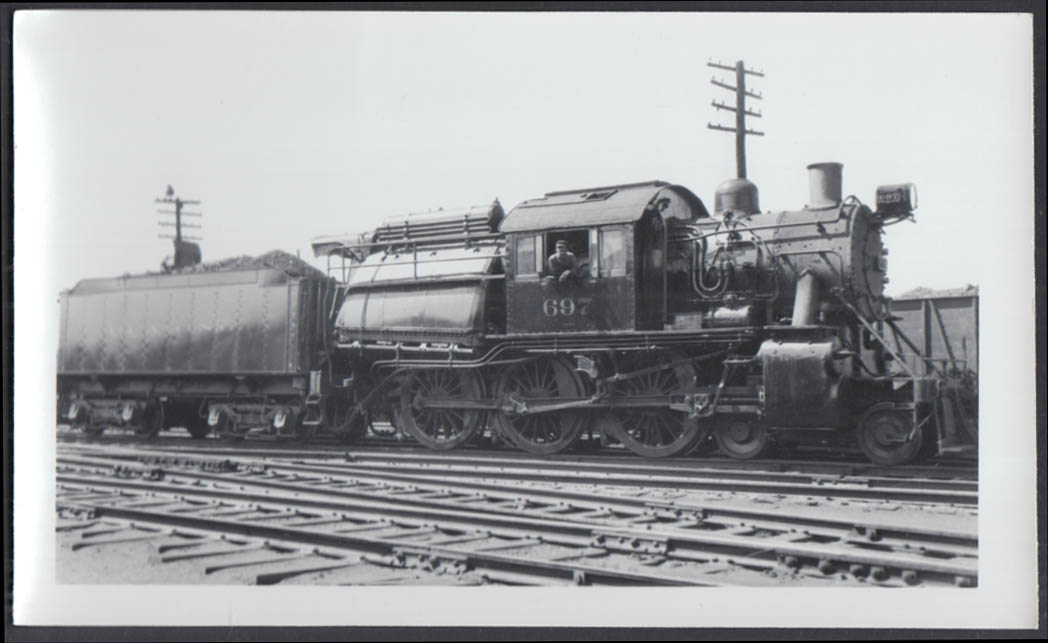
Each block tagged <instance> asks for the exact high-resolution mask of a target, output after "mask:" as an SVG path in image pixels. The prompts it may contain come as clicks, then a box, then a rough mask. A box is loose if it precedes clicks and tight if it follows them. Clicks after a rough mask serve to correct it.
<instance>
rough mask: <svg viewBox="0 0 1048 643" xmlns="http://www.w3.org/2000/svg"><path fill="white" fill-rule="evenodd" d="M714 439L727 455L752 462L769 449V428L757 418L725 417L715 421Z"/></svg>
mask: <svg viewBox="0 0 1048 643" xmlns="http://www.w3.org/2000/svg"><path fill="white" fill-rule="evenodd" d="M713 438H714V440H716V441H717V446H719V447H720V450H721V451H723V452H724V453H725V454H726V455H728V456H730V457H732V458H735V459H736V460H750V459H752V458H756V457H758V456H760V455H761V454H762V453H764V451H765V449H767V448H768V428H767V427H766V426H764V425H763V424H761V423H760V422H759V421H757V419H756V418H748V417H732V416H724V417H719V418H717V419H716V420H714V425H713Z"/></svg>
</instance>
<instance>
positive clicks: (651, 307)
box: [502, 181, 709, 334]
mask: <svg viewBox="0 0 1048 643" xmlns="http://www.w3.org/2000/svg"><path fill="white" fill-rule="evenodd" d="M707 216H709V214H708V212H707V211H706V209H705V206H703V204H702V202H701V200H699V198H698V197H697V196H695V195H694V194H692V193H691V192H690V191H688V190H687V189H686V188H683V187H680V186H673V185H670V184H668V183H663V182H660V181H653V182H649V183H638V184H630V185H618V186H609V187H602V188H590V189H585V190H572V191H565V192H551V193H548V194H546V195H545V196H544V197H542V198H538V199H531V200H528V201H525V202H523V203H521V204H520V205H518V206H517V207H516V208H514V209H513V210H512V211H511V212H510V213H509V214H508V215H507V216H506V220H505V221H504V222H503V225H502V232H503V233H504V234H505V235H506V245H507V260H506V264H507V271H506V272H507V284H506V288H507V291H506V294H507V332H509V333H510V334H515V333H522V334H523V333H527V334H535V333H587V332H607V331H633V330H661V329H662V328H663V324H664V322H665V319H666V266H665V263H666V245H667V240H666V236H667V224H666V221H667V220H668V219H684V220H689V221H690V220H695V219H698V218H702V217H707ZM558 242H563V245H564V246H566V248H565V249H566V250H567V252H566V253H564V255H566V254H568V253H570V258H561V259H558V258H555V257H556V256H557V254H558V251H557V249H556V248H557V244H558ZM564 255H561V256H562V257H563V256H564ZM554 273H556V274H554Z"/></svg>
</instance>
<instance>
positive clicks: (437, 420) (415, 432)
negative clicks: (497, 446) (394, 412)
mask: <svg viewBox="0 0 1048 643" xmlns="http://www.w3.org/2000/svg"><path fill="white" fill-rule="evenodd" d="M482 390H483V389H482V387H481V383H480V378H478V377H477V375H476V374H475V373H473V372H471V371H467V370H464V369H455V370H452V369H445V370H419V371H414V372H412V373H411V374H410V375H409V376H408V378H407V380H405V382H404V384H403V385H402V386H401V389H400V413H399V414H398V415H399V420H400V424H401V426H402V428H403V429H404V430H405V431H407V433H408V434H409V435H411V437H413V438H415V439H416V440H418V441H419V442H421V443H422V444H424V445H425V446H427V447H429V448H430V449H437V450H440V451H445V450H447V449H454V448H455V447H457V446H459V445H461V444H464V443H466V442H468V441H469V440H470V439H471V438H473V437H474V436H475V435H476V434H477V431H478V430H479V429H480V428H481V427H482V426H483V424H484V415H485V413H484V411H480V410H476V409H460V408H432V407H431V408H426V407H425V403H426V402H442V401H450V402H456V401H467V402H473V401H477V400H480V399H481V398H482V397H483V395H482V394H481V391H482Z"/></svg>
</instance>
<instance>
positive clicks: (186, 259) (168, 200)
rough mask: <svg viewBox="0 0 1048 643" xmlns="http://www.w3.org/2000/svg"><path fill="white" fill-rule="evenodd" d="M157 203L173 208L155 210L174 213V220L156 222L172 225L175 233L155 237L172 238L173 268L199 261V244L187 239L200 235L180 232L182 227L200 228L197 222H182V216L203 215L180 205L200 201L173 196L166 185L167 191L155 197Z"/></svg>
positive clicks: (195, 238)
mask: <svg viewBox="0 0 1048 643" xmlns="http://www.w3.org/2000/svg"><path fill="white" fill-rule="evenodd" d="M156 202H157V203H164V204H169V205H174V206H175V209H174V210H173V211H172V210H157V212H158V213H159V214H164V215H172V214H173V215H175V220H174V222H171V221H164V220H161V221H159V222H158V224H159V225H160V226H162V227H174V229H175V234H174V235H170V234H158V235H157V237H158V238H160V239H174V246H175V263H174V267H175V268H181V267H183V266H187V265H192V264H194V263H200V246H198V245H197V244H195V243H188V242H189V241H200V240H201V237H197V236H189V235H184V234H182V228H200V227H201V226H200V225H199V224H194V223H183V222H182V217H200V216H203V213H201V212H183V211H182V206H184V205H199V204H200V201H197V200H193V199H180V198H178V197H177V196H175V190H174V188H172V187H171V186H170V185H169V186H167V192H166V194H165V196H164V197H163V198H158V199H156Z"/></svg>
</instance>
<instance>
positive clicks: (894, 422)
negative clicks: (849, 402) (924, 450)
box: [856, 402, 924, 465]
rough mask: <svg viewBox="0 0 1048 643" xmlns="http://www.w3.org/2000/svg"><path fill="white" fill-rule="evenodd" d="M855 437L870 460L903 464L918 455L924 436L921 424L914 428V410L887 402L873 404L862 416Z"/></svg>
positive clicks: (880, 462) (877, 462)
mask: <svg viewBox="0 0 1048 643" xmlns="http://www.w3.org/2000/svg"><path fill="white" fill-rule="evenodd" d="M856 439H857V441H858V443H859V448H860V449H862V452H863V453H864V454H866V457H867V458H869V459H870V461H872V462H874V463H876V464H883V465H900V464H906V463H907V462H910V461H911V460H913V459H914V458H915V457H917V454H918V453H920V450H921V444H922V442H923V441H924V436H923V432H922V431H921V429H920V428H917V429H916V430H914V423H913V411H912V410H910V409H898V408H896V407H895V405H894V404H892V403H890V402H884V403H881V404H875V405H873V406H872V407H870V409H869V410H868V411H866V413H865V414H864V415H863V416H862V419H861V420H859V427H858V428H857V429H856Z"/></svg>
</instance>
